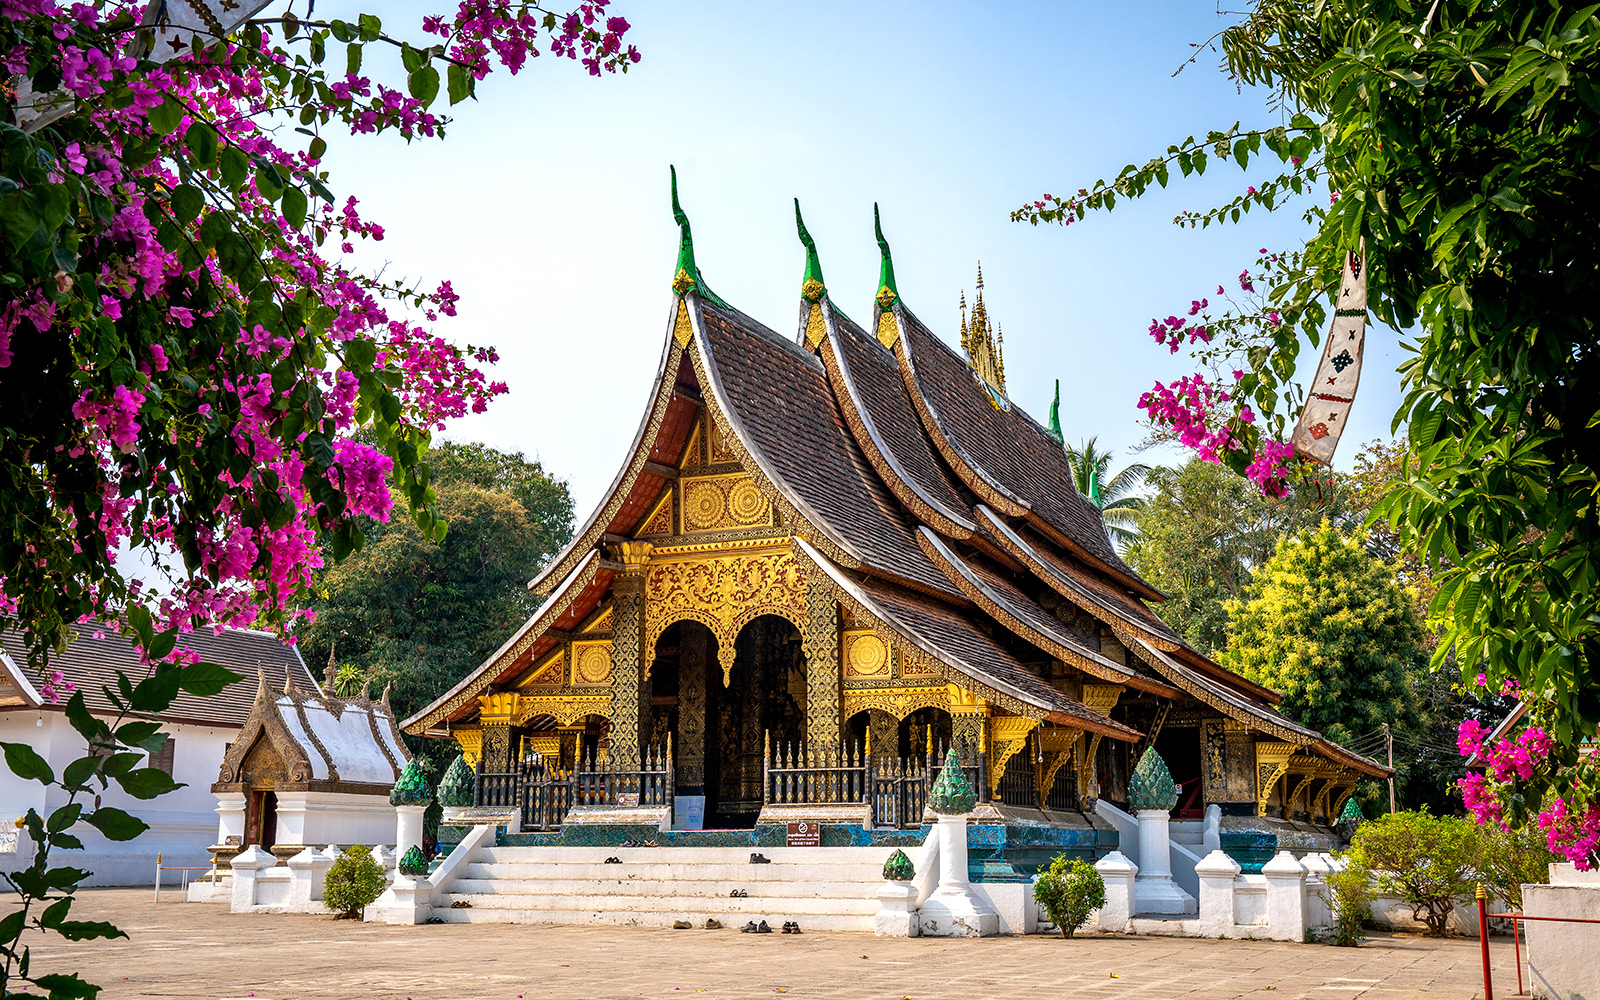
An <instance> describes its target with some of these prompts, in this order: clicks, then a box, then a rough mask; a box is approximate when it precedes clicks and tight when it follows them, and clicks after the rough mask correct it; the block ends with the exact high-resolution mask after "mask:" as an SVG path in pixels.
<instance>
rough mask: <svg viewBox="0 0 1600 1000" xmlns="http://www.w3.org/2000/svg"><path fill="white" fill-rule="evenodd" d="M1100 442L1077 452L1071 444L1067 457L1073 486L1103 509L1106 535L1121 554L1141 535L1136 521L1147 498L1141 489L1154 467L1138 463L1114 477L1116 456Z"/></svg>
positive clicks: (1102, 516)
mask: <svg viewBox="0 0 1600 1000" xmlns="http://www.w3.org/2000/svg"><path fill="white" fill-rule="evenodd" d="M1097 440H1098V438H1090V439H1089V440H1087V441H1085V442H1084V443H1083V445H1082V446H1081V447H1077V448H1074V447H1073V446H1072V445H1070V444H1063V445H1062V447H1063V448H1064V449H1065V450H1066V453H1067V465H1068V466H1069V467H1071V469H1072V484H1073V485H1074V486H1076V487H1077V488H1078V492H1079V493H1082V494H1083V495H1084V496H1085V497H1088V499H1089V502H1090V503H1092V504H1094V505H1095V506H1096V507H1098V508H1100V517H1101V519H1102V520H1104V521H1105V525H1106V535H1107V537H1109V538H1110V539H1111V542H1112V544H1114V545H1116V547H1117V548H1118V549H1119V550H1120V549H1121V548H1122V547H1123V546H1124V545H1126V544H1128V543H1129V542H1130V541H1132V540H1133V536H1134V535H1135V534H1137V529H1136V528H1135V527H1134V521H1135V519H1136V518H1137V517H1138V514H1139V511H1141V510H1143V509H1144V497H1142V496H1140V495H1139V489H1140V487H1142V486H1143V485H1144V481H1145V479H1146V477H1148V476H1149V475H1150V466H1148V465H1142V464H1139V463H1134V464H1133V465H1130V466H1128V467H1127V468H1125V469H1123V470H1122V471H1121V472H1118V473H1117V474H1116V475H1114V476H1113V475H1110V471H1111V459H1112V453H1111V452H1109V451H1101V450H1100V449H1099V448H1098V447H1096V445H1095V442H1096V441H1097Z"/></svg>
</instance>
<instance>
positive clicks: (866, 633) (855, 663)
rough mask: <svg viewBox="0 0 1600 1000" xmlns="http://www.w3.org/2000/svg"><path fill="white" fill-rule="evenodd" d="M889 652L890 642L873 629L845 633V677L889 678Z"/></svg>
mask: <svg viewBox="0 0 1600 1000" xmlns="http://www.w3.org/2000/svg"><path fill="white" fill-rule="evenodd" d="M889 652H890V650H889V644H888V643H886V642H884V641H883V637H882V636H880V635H878V633H877V632H875V631H873V630H871V629H865V630H851V631H848V632H846V633H844V675H845V677H846V678H854V677H870V678H875V679H878V678H887V677H888V676H889V672H890V671H889Z"/></svg>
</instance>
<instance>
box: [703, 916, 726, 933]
mask: <svg viewBox="0 0 1600 1000" xmlns="http://www.w3.org/2000/svg"><path fill="white" fill-rule="evenodd" d="M721 929H722V921H720V920H718V919H717V918H716V917H707V918H706V930H708V931H716V930H721Z"/></svg>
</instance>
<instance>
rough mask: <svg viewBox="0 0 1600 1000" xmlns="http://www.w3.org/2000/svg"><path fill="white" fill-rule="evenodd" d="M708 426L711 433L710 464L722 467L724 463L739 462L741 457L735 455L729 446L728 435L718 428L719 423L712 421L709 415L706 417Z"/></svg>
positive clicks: (709, 436) (709, 438) (709, 437)
mask: <svg viewBox="0 0 1600 1000" xmlns="http://www.w3.org/2000/svg"><path fill="white" fill-rule="evenodd" d="M706 426H707V427H708V428H710V431H711V433H710V434H709V435H708V440H709V442H710V444H711V448H710V452H711V455H710V459H711V461H710V464H711V465H721V464H722V463H723V462H737V461H738V460H739V456H737V455H735V454H734V451H733V449H732V448H731V447H729V446H728V438H727V435H725V434H723V433H722V428H721V427H718V426H717V422H716V421H715V420H712V419H711V418H710V416H709V415H708V416H707V417H706Z"/></svg>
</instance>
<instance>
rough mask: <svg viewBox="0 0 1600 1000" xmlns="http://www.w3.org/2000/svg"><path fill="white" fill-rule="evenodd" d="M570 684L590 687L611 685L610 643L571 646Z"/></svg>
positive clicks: (575, 644)
mask: <svg viewBox="0 0 1600 1000" xmlns="http://www.w3.org/2000/svg"><path fill="white" fill-rule="evenodd" d="M572 683H574V684H581V685H585V686H590V687H598V686H601V685H605V684H610V683H611V643H609V642H575V643H573V644H572Z"/></svg>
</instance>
